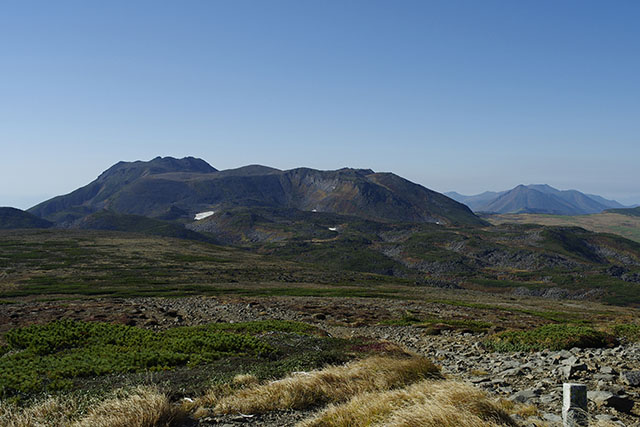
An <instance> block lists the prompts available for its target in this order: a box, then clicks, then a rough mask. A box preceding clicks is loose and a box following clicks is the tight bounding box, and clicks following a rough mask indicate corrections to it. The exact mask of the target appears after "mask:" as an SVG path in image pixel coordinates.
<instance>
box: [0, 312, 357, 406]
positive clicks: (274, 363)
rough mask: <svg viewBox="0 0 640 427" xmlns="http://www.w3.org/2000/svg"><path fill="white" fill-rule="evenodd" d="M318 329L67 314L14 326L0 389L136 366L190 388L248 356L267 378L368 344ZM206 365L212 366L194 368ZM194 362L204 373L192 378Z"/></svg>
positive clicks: (50, 387)
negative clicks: (148, 325)
mask: <svg viewBox="0 0 640 427" xmlns="http://www.w3.org/2000/svg"><path fill="white" fill-rule="evenodd" d="M316 333H317V330H316V329H315V328H313V327H312V326H310V325H307V324H303V323H297V322H287V321H274V320H271V321H262V322H245V323H234V324H211V325H206V326H194V327H178V328H172V329H168V330H165V331H160V332H154V331H151V330H148V329H142V328H138V327H132V326H125V325H118V324H110V323H99V322H82V321H72V320H62V321H56V322H52V323H48V324H43V325H32V326H27V327H22V328H16V329H13V330H11V331H9V332H8V333H7V334H6V336H5V341H6V344H5V345H4V346H1V347H0V396H1V397H2V398H13V399H20V398H25V397H28V396H31V395H34V394H38V393H40V392H54V391H58V390H68V389H77V388H83V387H84V386H85V384H83V381H82V379H83V378H88V379H91V381H89V383H92V382H93V383H95V382H96V381H98V383H97V384H96V385H95V387H98V388H99V384H100V381H101V380H100V379H101V378H102V379H104V381H109V378H112V377H113V374H127V375H128V376H135V375H136V372H140V373H144V372H156V373H157V375H158V381H160V380H161V379H162V378H164V379H165V380H168V379H171V382H175V383H176V387H178V386H179V385H180V384H182V383H184V382H190V385H191V386H192V387H194V388H195V387H196V383H197V382H201V383H206V382H207V381H209V382H211V381H226V380H229V379H230V378H232V377H233V376H234V375H236V374H237V373H239V372H238V370H239V369H242V366H243V365H245V364H250V365H251V366H253V371H254V372H253V373H254V374H256V375H258V376H259V377H260V378H269V377H271V378H272V377H278V376H282V375H284V374H286V373H288V372H290V371H292V370H297V369H313V368H317V367H321V366H323V365H325V364H327V363H340V362H345V361H347V360H349V359H350V358H352V357H355V356H356V355H359V354H366V348H367V346H366V345H362V344H363V343H362V342H359V341H358V340H355V341H347V340H341V339H336V338H329V337H323V336H316V335H315V334H316ZM358 346H359V347H358ZM358 349H365V350H363V351H358ZM231 361H235V364H234V363H230V362H231ZM203 365H207V366H208V367H209V368H208V369H204V370H202V371H201V370H200V369H201V368H200V369H196V368H197V367H198V366H203ZM174 370H175V371H176V372H175V373H173V371H174ZM192 370H194V371H196V372H205V373H208V374H207V375H205V378H193V374H190V373H189V372H190V371H192ZM172 375H173V377H172Z"/></svg>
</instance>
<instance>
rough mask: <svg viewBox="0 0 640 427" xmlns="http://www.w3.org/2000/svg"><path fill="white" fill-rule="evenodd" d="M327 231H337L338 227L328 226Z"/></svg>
mask: <svg viewBox="0 0 640 427" xmlns="http://www.w3.org/2000/svg"><path fill="white" fill-rule="evenodd" d="M329 231H338V227H329Z"/></svg>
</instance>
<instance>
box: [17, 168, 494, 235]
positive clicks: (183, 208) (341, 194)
mask: <svg viewBox="0 0 640 427" xmlns="http://www.w3.org/2000/svg"><path fill="white" fill-rule="evenodd" d="M234 207H268V208H277V209H297V210H301V211H310V212H326V213H335V214H341V215H352V216H358V217H361V218H365V219H370V220H377V221H387V222H426V223H441V224H448V225H452V224H462V225H464V224H466V225H470V224H476V225H480V224H483V221H482V220H481V219H479V218H478V217H477V216H475V215H474V214H473V213H472V212H471V210H470V209H469V208H468V207H467V206H465V205H463V204H461V203H458V202H456V201H454V200H452V199H450V198H448V197H446V196H444V195H442V194H440V193H437V192H435V191H432V190H429V189H427V188H425V187H423V186H421V185H418V184H415V183H412V182H410V181H408V180H406V179H404V178H401V177H399V176H397V175H395V174H392V173H376V172H374V171H372V170H370V169H350V168H344V169H339V170H335V171H320V170H314V169H309V168H297V169H291V170H285V171H283V170H279V169H275V168H270V167H266V166H260V165H250V166H245V167H241V168H237V169H230V170H223V171H219V170H217V169H215V168H214V167H212V166H211V165H209V164H208V163H207V162H205V161H204V160H201V159H196V158H193V157H186V158H183V159H175V158H172V157H157V158H155V159H153V160H151V161H147V162H145V161H136V162H119V163H117V164H115V165H113V166H112V167H110V168H109V169H107V170H106V171H105V172H103V173H102V174H101V175H100V176H98V178H97V179H96V180H94V181H93V182H91V183H89V184H87V185H85V186H84V187H81V188H79V189H77V190H75V191H73V192H71V193H69V194H67V195H63V196H58V197H54V198H53V199H51V200H48V201H45V202H42V203H40V204H38V205H37V206H34V207H33V208H31V209H29V213H31V214H33V215H35V216H37V217H39V218H43V219H46V220H48V221H51V222H53V223H55V224H56V225H58V226H63V227H64V226H66V227H74V226H77V225H79V224H82V223H83V218H85V217H87V216H89V215H92V214H95V213H96V212H100V211H104V210H108V211H111V212H114V213H116V214H119V215H137V216H141V217H148V218H154V219H158V220H170V221H176V220H177V221H183V222H187V221H192V220H193V219H194V216H195V215H196V214H198V213H202V212H217V211H220V210H225V209H230V208H234Z"/></svg>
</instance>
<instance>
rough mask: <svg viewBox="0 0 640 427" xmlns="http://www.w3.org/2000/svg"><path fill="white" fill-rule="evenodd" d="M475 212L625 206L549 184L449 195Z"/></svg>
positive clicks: (575, 211)
mask: <svg viewBox="0 0 640 427" xmlns="http://www.w3.org/2000/svg"><path fill="white" fill-rule="evenodd" d="M446 194H447V195H449V197H451V198H453V199H454V200H457V201H459V202H461V203H465V204H467V206H469V207H470V208H471V209H472V210H473V211H475V212H493V213H540V214H555V215H584V214H592V213H600V212H602V211H604V210H607V209H611V208H620V207H624V206H623V205H621V204H620V203H618V202H616V201H614V200H607V199H605V198H603V197H601V196H596V195H591V194H584V193H581V192H579V191H576V190H564V191H561V190H558V189H555V188H553V187H551V186H549V185H546V184H535V185H518V186H517V187H515V188H513V189H511V190H509V191H503V192H498V193H494V192H485V193H482V194H478V195H475V196H463V195H460V194H457V193H446Z"/></svg>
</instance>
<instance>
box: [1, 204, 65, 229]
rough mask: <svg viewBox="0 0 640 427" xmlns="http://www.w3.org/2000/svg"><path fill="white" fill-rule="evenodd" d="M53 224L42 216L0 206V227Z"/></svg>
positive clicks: (46, 225) (39, 226)
mask: <svg viewBox="0 0 640 427" xmlns="http://www.w3.org/2000/svg"><path fill="white" fill-rule="evenodd" d="M51 226H53V224H52V223H51V222H49V221H46V220H44V219H42V218H38V217H37V216H35V215H32V214H30V213H29V212H25V211H23V210H20V209H16V208H9V207H5V208H0V229H10V228H49V227H51Z"/></svg>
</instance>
